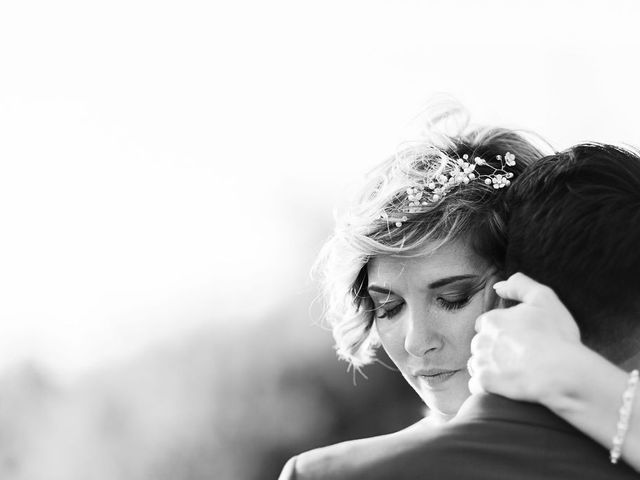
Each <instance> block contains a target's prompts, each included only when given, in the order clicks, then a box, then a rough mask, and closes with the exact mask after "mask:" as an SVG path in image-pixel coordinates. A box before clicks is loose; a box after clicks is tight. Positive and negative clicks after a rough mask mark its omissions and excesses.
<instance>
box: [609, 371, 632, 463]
mask: <svg viewBox="0 0 640 480" xmlns="http://www.w3.org/2000/svg"><path fill="white" fill-rule="evenodd" d="M638 376H639V374H638V370H633V371H632V372H631V374H630V375H629V380H628V381H627V388H626V389H625V391H624V393H623V394H622V406H621V407H620V411H619V416H618V425H617V427H618V429H617V431H616V434H615V436H614V437H613V446H612V447H611V450H609V459H610V460H611V463H618V459H619V458H620V455H622V444H623V443H624V438H625V435H626V434H627V430H628V429H629V418H630V417H631V409H632V407H633V397H634V396H635V393H636V387H637V386H638Z"/></svg>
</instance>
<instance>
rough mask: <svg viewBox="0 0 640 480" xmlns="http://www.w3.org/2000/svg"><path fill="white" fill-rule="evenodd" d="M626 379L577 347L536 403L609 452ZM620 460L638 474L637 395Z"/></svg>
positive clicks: (613, 367)
mask: <svg viewBox="0 0 640 480" xmlns="http://www.w3.org/2000/svg"><path fill="white" fill-rule="evenodd" d="M628 378H629V374H628V373H627V372H625V371H624V370H622V369H621V368H619V367H617V366H616V365H614V364H612V363H610V362H609V361H607V360H606V359H605V358H603V357H601V356H600V355H598V354H597V353H595V352H593V351H592V350H590V349H588V348H586V347H584V346H583V345H579V346H578V347H577V348H575V349H573V350H572V351H571V353H569V355H568V356H567V363H566V368H557V369H556V370H555V372H554V374H553V375H551V381H549V382H548V385H547V387H546V392H545V391H544V390H545V389H544V388H543V389H541V396H540V398H539V401H540V403H542V404H543V405H545V406H546V407H547V408H549V409H550V410H552V411H553V412H554V413H556V415H558V416H560V417H562V418H563V419H565V420H566V421H567V422H569V423H570V424H572V425H573V426H574V427H576V428H577V429H579V430H581V431H582V432H583V433H585V434H586V435H588V436H590V437H591V438H593V439H594V440H596V441H597V442H598V443H600V444H601V445H602V446H604V447H605V448H607V449H611V446H612V442H613V437H614V436H615V434H616V430H617V426H616V425H617V423H618V416H619V409H620V406H621V405H622V392H624V391H625V389H626V387H627V381H628ZM621 458H622V459H623V460H624V461H626V462H627V463H628V464H629V465H631V466H632V467H633V468H634V469H635V470H637V471H638V472H640V394H638V395H637V396H636V398H635V399H634V402H633V404H632V409H631V417H630V420H629V429H628V430H627V433H626V436H625V440H624V443H623V445H622V457H621Z"/></svg>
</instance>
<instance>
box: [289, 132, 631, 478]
mask: <svg viewBox="0 0 640 480" xmlns="http://www.w3.org/2000/svg"><path fill="white" fill-rule="evenodd" d="M508 205H509V209H510V218H509V245H508V249H507V262H506V269H507V273H513V272H516V271H521V272H524V273H525V274H527V275H529V276H531V277H532V278H534V279H536V280H538V281H540V282H542V283H544V284H546V285H549V286H551V287H552V288H553V289H554V290H555V291H556V292H558V295H559V297H560V299H561V300H562V301H563V302H565V304H566V306H567V308H568V309H569V311H570V312H571V313H572V314H573V316H574V317H575V319H576V321H577V324H578V326H579V328H580V333H581V334H582V338H583V340H584V342H585V343H586V344H587V345H588V346H590V347H591V348H593V349H595V350H596V351H598V352H599V353H600V354H602V355H604V356H605V357H607V358H608V359H609V360H611V361H613V362H615V363H617V364H623V363H625V362H628V361H630V359H632V358H633V357H634V355H636V354H637V353H638V349H639V348H638V343H637V342H634V341H632V340H630V339H634V338H638V335H639V334H640V331H639V330H640V329H639V327H638V326H637V325H638V324H639V323H640V322H637V321H636V319H637V318H638V316H639V313H640V301H639V300H638V299H640V296H639V295H638V292H640V275H638V273H637V272H640V248H638V245H640V158H639V157H638V156H637V155H635V154H634V153H632V152H630V151H627V150H624V149H620V148H617V147H613V146H608V145H596V144H585V145H578V146H576V147H573V148H571V149H569V150H567V151H565V152H563V153H560V154H557V155H553V156H550V157H545V158H543V159H541V160H539V161H538V162H537V163H536V164H535V165H533V166H532V167H530V168H529V169H527V170H526V171H525V172H524V173H523V174H522V175H521V176H520V178H519V179H518V180H517V181H516V182H514V183H513V185H512V186H511V187H510V192H509V194H508ZM516 308H517V307H516ZM480 323H482V322H480ZM565 333H566V335H567V337H568V338H569V337H571V336H572V335H573V337H574V340H575V337H576V336H577V337H578V338H579V336H578V333H577V332H575V331H572V330H571V328H570V327H569V328H567V331H566V332H565ZM472 367H473V365H472ZM584 381H589V379H588V378H586V379H584ZM281 478H283V479H286V478H289V479H293V478H297V479H305V478H343V479H349V478H363V479H365V478H366V479H382V478H389V479H404V478H406V479H419V478H424V479H429V478H434V479H471V478H473V479H484V478H486V479H514V478H518V479H529V478H531V479H533V478H544V479H553V478H557V479H560V478H562V479H574V478H575V479H581V480H588V479H601V478H612V479H627V478H629V479H631V478H638V473H636V472H635V471H634V470H633V469H631V468H630V467H629V466H628V465H626V464H624V463H619V464H617V465H612V464H611V463H610V462H609V458H608V455H607V452H606V450H605V449H603V448H602V446H600V445H599V444H598V443H597V442H596V441H594V440H591V439H590V438H589V437H587V436H585V435H583V434H582V433H581V432H579V431H578V430H576V429H575V428H574V427H572V426H571V425H570V424H568V423H566V422H565V421H564V420H562V419H561V418H560V417H558V416H556V415H555V414H554V413H552V412H551V411H550V410H548V409H547V408H545V407H543V406H542V405H537V404H533V403H527V402H516V401H512V400H508V399H506V398H504V397H501V396H498V395H490V394H484V393H483V394H477V395H472V396H471V397H470V398H469V399H468V400H467V402H465V404H464V405H463V407H462V409H461V410H460V412H459V413H458V415H457V416H456V417H455V418H454V419H453V420H452V421H450V422H449V423H447V424H446V425H444V426H442V427H441V428H433V427H429V428H422V427H421V426H420V423H419V424H417V425H415V426H413V427H410V428H409V429H406V430H403V431H401V432H398V433H395V434H391V435H387V436H382V437H376V438H372V439H366V440H358V441H353V442H345V443H343V444H340V445H337V446H332V447H326V448H324V449H318V450H316V451H312V452H307V453H306V454H303V455H301V456H299V457H297V459H292V460H291V461H290V462H289V463H288V464H287V466H286V467H285V470H284V471H283V474H282V476H281Z"/></svg>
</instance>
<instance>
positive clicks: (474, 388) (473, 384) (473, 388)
mask: <svg viewBox="0 0 640 480" xmlns="http://www.w3.org/2000/svg"><path fill="white" fill-rule="evenodd" d="M469 391H470V392H471V394H474V393H483V392H484V389H483V388H482V385H480V382H479V381H478V379H477V378H476V377H471V378H470V379H469Z"/></svg>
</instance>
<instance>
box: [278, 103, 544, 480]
mask: <svg viewBox="0 0 640 480" xmlns="http://www.w3.org/2000/svg"><path fill="white" fill-rule="evenodd" d="M460 118H462V119H463V120H464V121H462V122H461V123H459V124H458V125H460V126H459V128H457V129H456V130H455V131H454V132H453V133H452V134H443V133H438V132H441V131H442V130H440V129H441V128H442V126H443V125H445V124H447V125H451V124H452V123H454V124H455V121H456V120H458V119H460ZM542 155H543V152H542V151H541V150H540V149H539V148H537V147H536V146H534V144H533V143H532V142H530V141H528V140H527V139H526V138H525V136H523V135H521V134H519V133H516V132H514V131H511V130H507V129H501V128H469V127H468V123H467V121H466V117H465V116H464V112H463V111H462V110H461V109H459V108H457V109H452V110H448V111H446V112H445V113H444V114H443V115H440V116H439V117H438V118H437V119H436V120H434V121H433V122H432V123H431V126H430V131H429V134H428V137H427V139H426V140H425V141H424V142H421V143H418V144H415V145H411V146H409V147H406V148H404V149H403V150H402V151H400V152H399V153H398V154H397V155H396V156H394V157H393V158H391V159H390V160H388V161H387V162H385V163H383V164H382V165H381V166H380V167H379V168H377V169H376V170H375V171H374V172H372V174H371V175H370V181H369V182H368V183H367V184H366V185H365V187H364V188H363V189H362V190H361V192H359V193H360V194H359V196H358V197H357V198H356V200H355V201H354V202H353V207H352V208H351V210H350V211H349V212H348V213H347V214H346V215H345V216H344V217H343V218H342V219H341V221H339V223H338V225H337V228H336V232H335V235H334V236H333V237H332V239H331V240H330V241H329V242H328V244H327V245H326V246H325V249H324V251H323V254H322V256H321V258H322V261H321V266H322V268H323V271H324V288H325V291H326V293H327V298H328V306H329V309H328V320H329V322H330V324H331V327H332V331H333V335H334V338H335V341H336V350H337V352H338V355H339V356H340V357H341V358H343V359H345V360H347V361H349V362H350V363H351V364H352V365H353V366H354V367H356V368H360V367H361V366H363V365H366V364H368V363H371V362H372V360H373V359H374V357H375V351H376V349H377V348H378V347H379V346H380V345H382V347H383V348H384V349H385V351H386V352H387V353H388V355H389V357H390V358H391V359H392V361H393V362H394V363H395V365H396V366H397V367H398V369H399V370H400V372H401V373H402V375H403V376H404V378H405V379H406V380H407V382H408V383H409V384H410V385H411V386H412V387H413V389H414V390H415V391H416V393H417V394H418V395H419V396H420V398H421V399H422V400H423V401H424V403H425V404H426V406H427V407H428V409H429V413H428V415H427V417H426V418H425V419H424V420H423V421H421V422H418V424H416V425H414V426H412V427H410V428H409V429H407V430H405V431H403V432H402V433H401V434H402V435H405V436H408V437H410V436H411V435H415V434H421V432H422V431H423V430H424V429H425V428H427V429H428V428H434V427H436V426H437V425H438V424H440V423H443V422H446V421H448V420H450V419H451V418H452V417H453V416H455V414H456V413H457V411H458V409H459V408H460V406H461V405H462V403H463V402H464V401H465V400H466V398H467V397H468V396H469V390H468V382H469V380H470V377H469V374H468V371H467V361H468V359H469V356H470V352H469V345H470V342H471V339H472V337H473V336H474V334H475V331H474V325H475V320H476V318H477V317H478V316H479V315H480V314H481V313H483V312H485V311H487V310H490V309H491V308H493V307H494V302H495V298H496V297H495V294H494V291H493V289H492V286H493V284H494V283H495V282H496V281H498V280H499V279H500V272H501V268H502V261H503V257H504V246H505V237H504V235H505V232H504V222H503V213H502V212H503V208H502V201H501V197H502V195H503V194H504V190H505V188H508V186H509V184H510V182H511V181H512V180H513V179H514V178H516V177H517V176H518V174H519V173H520V172H521V171H522V170H523V169H524V168H525V167H526V165H528V164H529V163H531V162H533V161H534V160H536V159H537V158H540V157H541V156H542ZM392 435H395V434H392ZM358 442H360V443H358ZM376 445H377V443H376V441H375V439H368V440H363V441H356V442H355V443H354V442H346V443H345V444H342V445H339V446H337V447H328V449H320V450H319V451H315V452H308V453H306V454H303V455H301V456H299V457H294V458H293V459H292V460H290V461H289V462H288V464H287V466H286V467H285V470H284V471H283V473H282V476H281V478H283V479H284V478H295V477H296V476H297V477H305V478H306V477H313V478H315V477H325V476H331V475H336V476H340V469H341V468H348V466H345V463H344V461H345V459H347V463H350V464H351V465H353V464H354V462H355V463H357V461H358V456H359V455H375V449H376ZM385 448H386V447H385Z"/></svg>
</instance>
